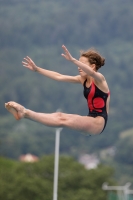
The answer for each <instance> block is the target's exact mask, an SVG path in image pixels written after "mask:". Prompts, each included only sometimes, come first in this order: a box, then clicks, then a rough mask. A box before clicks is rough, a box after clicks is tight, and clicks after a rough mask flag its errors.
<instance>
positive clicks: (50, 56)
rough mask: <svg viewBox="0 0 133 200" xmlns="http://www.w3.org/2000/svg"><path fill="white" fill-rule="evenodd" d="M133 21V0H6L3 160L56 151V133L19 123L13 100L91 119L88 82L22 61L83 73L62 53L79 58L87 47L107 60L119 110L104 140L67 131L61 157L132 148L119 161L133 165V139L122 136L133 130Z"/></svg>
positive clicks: (0, 75)
mask: <svg viewBox="0 0 133 200" xmlns="http://www.w3.org/2000/svg"><path fill="white" fill-rule="evenodd" d="M132 21H133V6H132V0H127V1H124V0H117V1H115V0H112V1H106V0H100V2H99V0H94V1H90V0H83V1H80V0H76V1H75V0H67V1H65V0H57V1H56V2H55V1H53V0H49V1H45V0H32V1H31V0H29V1H26V0H23V1H17V0H10V1H8V0H1V1H0V27H1V29H0V61H1V62H0V102H1V104H0V155H2V156H6V157H10V158H15V159H17V158H18V156H19V155H20V154H24V153H28V152H30V153H34V154H36V155H38V156H42V155H43V154H51V153H53V151H54V140H55V134H54V133H55V129H53V128H47V127H45V126H43V125H40V124H37V123H35V122H30V121H26V120H23V121H22V122H16V121H15V120H14V119H13V118H12V116H10V115H9V113H8V112H7V111H6V109H5V108H4V103H5V102H7V101H10V100H13V101H17V102H19V103H20V104H23V105H24V106H25V107H26V108H29V109H32V110H35V111H38V112H54V111H56V110H57V109H58V108H61V109H62V110H63V111H64V112H68V113H76V114H81V115H87V114H88V109H87V104H86V100H85V99H84V97H83V95H82V93H83V91H82V90H83V89H82V86H81V85H80V86H79V85H75V84H70V83H60V82H56V81H53V80H49V79H48V78H46V77H42V76H41V75H39V74H36V73H32V72H29V71H28V70H27V69H25V68H24V67H22V64H21V61H22V60H23V58H24V57H25V56H27V55H29V56H30V57H31V58H32V59H33V60H34V61H35V63H36V64H37V65H38V66H41V67H43V68H46V69H49V70H54V71H57V72H59V73H63V74H68V75H76V74H77V73H78V71H77V68H76V67H75V66H74V65H72V64H71V63H68V62H67V61H65V60H64V59H63V58H62V57H61V56H60V55H61V53H62V49H61V45H62V44H65V45H66V46H67V47H68V49H69V50H70V52H71V53H72V55H73V56H74V57H76V58H78V57H79V55H80V54H79V51H80V50H81V49H85V50H86V49H88V48H90V47H95V48H96V49H97V50H98V51H100V52H101V54H102V55H103V56H104V57H105V58H106V65H105V66H104V67H103V68H102V69H101V72H102V73H103V75H105V77H106V79H107V82H108V84H109V87H110V91H111V106H110V115H109V120H108V124H107V127H106V129H105V131H104V133H102V134H100V135H99V136H96V137H92V136H91V137H85V136H83V135H81V134H79V133H77V132H75V131H72V130H69V129H63V131H62V133H61V144H60V153H61V154H68V155H72V156H74V157H75V158H77V157H78V155H79V154H81V153H93V152H99V151H101V150H102V149H105V148H108V147H110V146H117V148H118V149H121V148H122V145H123V144H124V143H125V145H124V148H122V152H121V155H120V154H119V153H118V152H120V151H117V155H116V157H117V158H119V159H116V161H117V162H120V163H121V162H122V165H124V164H125V163H126V166H127V164H129V167H130V166H131V164H132V161H131V160H132V159H130V158H129V157H128V156H127V155H128V153H129V152H130V151H131V144H132V140H131V141H130V138H129V139H123V141H122V140H121V139H120V137H119V135H120V133H121V132H122V131H124V130H127V129H129V128H132V127H133V112H132V109H131V108H132V105H133V95H132V94H133V90H132V86H133V78H132V77H133V70H132V63H133V55H132V43H133V29H132ZM126 143H127V144H129V145H127V144H126ZM118 154H119V155H118ZM123 161H124V162H123ZM130 162H131V163H130ZM120 165H121V164H120ZM127 174H128V170H127Z"/></svg>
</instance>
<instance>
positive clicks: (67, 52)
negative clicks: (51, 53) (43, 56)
mask: <svg viewBox="0 0 133 200" xmlns="http://www.w3.org/2000/svg"><path fill="white" fill-rule="evenodd" d="M62 49H63V50H64V54H63V53H62V54H61V55H62V56H63V57H64V58H65V59H66V60H69V61H73V60H75V59H74V58H73V57H72V56H71V54H70V52H69V51H68V50H67V48H66V47H65V46H64V45H62Z"/></svg>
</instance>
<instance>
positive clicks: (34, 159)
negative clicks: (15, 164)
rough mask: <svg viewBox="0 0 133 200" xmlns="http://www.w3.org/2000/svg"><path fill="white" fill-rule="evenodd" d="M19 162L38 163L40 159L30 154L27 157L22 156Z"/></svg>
mask: <svg viewBox="0 0 133 200" xmlns="http://www.w3.org/2000/svg"><path fill="white" fill-rule="evenodd" d="M19 160H20V161H22V162H37V161H38V160H39V158H38V157H37V156H35V155H32V154H30V153H28V154H25V155H21V156H20V157H19Z"/></svg>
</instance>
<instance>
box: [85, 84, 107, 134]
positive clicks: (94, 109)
mask: <svg viewBox="0 0 133 200" xmlns="http://www.w3.org/2000/svg"><path fill="white" fill-rule="evenodd" d="M86 81H87V80H85V82H84V97H85V98H86V99H87V104H88V108H89V114H88V116H91V117H97V116H101V117H103V118H104V120H105V123H104V127H103V130H104V129H105V127H106V124H107V120H108V114H107V110H106V102H107V98H108V96H109V93H105V92H103V91H102V90H100V89H99V88H98V87H97V86H96V85H95V84H94V82H92V84H91V86H90V87H89V88H87V87H86ZM103 130H102V132H103Z"/></svg>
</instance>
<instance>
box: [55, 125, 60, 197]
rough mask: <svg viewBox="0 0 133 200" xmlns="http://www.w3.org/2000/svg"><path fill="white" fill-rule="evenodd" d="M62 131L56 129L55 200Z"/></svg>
mask: <svg viewBox="0 0 133 200" xmlns="http://www.w3.org/2000/svg"><path fill="white" fill-rule="evenodd" d="M61 131H62V128H57V129H56V140H55V163H54V190H53V200H57V190H58V168H59V146H60V132H61Z"/></svg>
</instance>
